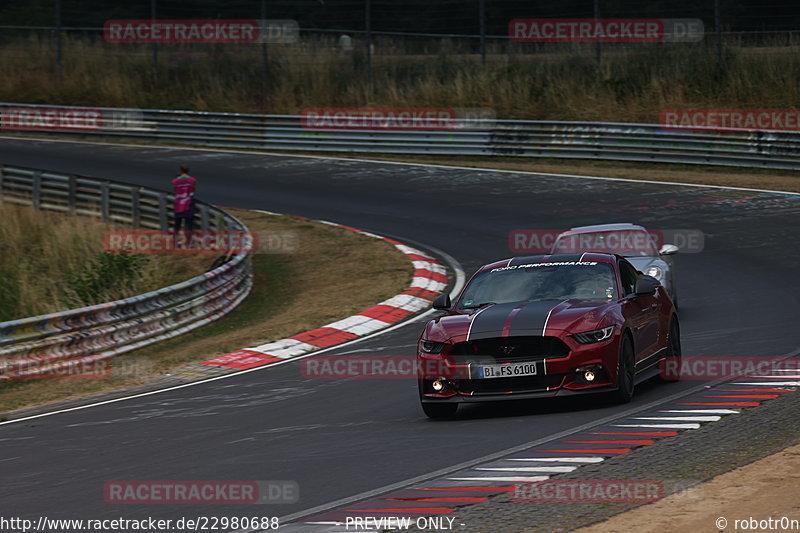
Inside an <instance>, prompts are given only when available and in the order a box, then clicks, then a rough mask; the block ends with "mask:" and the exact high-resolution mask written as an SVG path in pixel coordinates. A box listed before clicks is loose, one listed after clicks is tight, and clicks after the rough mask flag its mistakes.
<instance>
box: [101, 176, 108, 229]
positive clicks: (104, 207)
mask: <svg viewBox="0 0 800 533" xmlns="http://www.w3.org/2000/svg"><path fill="white" fill-rule="evenodd" d="M109 204H110V202H109V182H108V181H103V182H101V183H100V213H101V216H102V218H103V222H108V221H109V220H111V217H110V216H109V213H110V212H111V206H110V205H109Z"/></svg>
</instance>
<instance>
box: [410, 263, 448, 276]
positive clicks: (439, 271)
mask: <svg viewBox="0 0 800 533" xmlns="http://www.w3.org/2000/svg"><path fill="white" fill-rule="evenodd" d="M411 264H412V265H414V269H415V270H416V269H418V268H421V269H424V270H430V271H431V272H436V273H437V274H447V268H445V267H444V266H443V265H437V264H434V263H429V262H428V261H411Z"/></svg>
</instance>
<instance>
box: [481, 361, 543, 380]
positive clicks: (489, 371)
mask: <svg viewBox="0 0 800 533" xmlns="http://www.w3.org/2000/svg"><path fill="white" fill-rule="evenodd" d="M475 370H477V376H476V377H477V379H493V378H513V377H518V376H535V375H536V363H531V362H528V363H509V364H505V365H479V366H477V367H476V368H475Z"/></svg>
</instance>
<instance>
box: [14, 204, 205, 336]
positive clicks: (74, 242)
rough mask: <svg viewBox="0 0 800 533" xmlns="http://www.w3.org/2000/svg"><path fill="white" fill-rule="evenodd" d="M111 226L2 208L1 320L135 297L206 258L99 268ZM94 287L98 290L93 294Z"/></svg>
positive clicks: (129, 260)
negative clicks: (105, 235)
mask: <svg viewBox="0 0 800 533" xmlns="http://www.w3.org/2000/svg"><path fill="white" fill-rule="evenodd" d="M112 228H113V226H110V225H106V224H103V223H102V222H101V221H99V220H97V219H94V218H88V217H71V216H68V215H63V214H59V213H54V212H50V211H37V210H35V209H33V208H30V207H20V206H14V205H10V204H0V321H4V320H14V319H17V318H23V317H28V316H34V315H40V314H45V313H53V312H56V311H62V310H64V309H71V308H76V307H83V306H86V305H92V304H98V303H102V302H107V301H111V300H117V299H120V298H126V297H129V296H134V295H137V294H141V293H144V292H148V291H151V290H155V289H159V288H161V287H165V286H167V285H171V284H173V283H178V282H180V281H184V280H187V279H189V278H191V277H193V276H196V275H198V274H201V273H202V272H204V271H205V270H207V269H208V267H209V266H210V265H211V262H212V260H213V258H211V257H209V256H188V255H182V256H175V255H172V256H163V255H162V256H156V255H150V256H141V255H139V256H128V257H126V258H119V257H118V256H117V257H116V258H112V259H123V260H125V261H124V264H123V263H120V262H119V261H115V262H114V263H113V264H114V265H117V266H119V267H121V268H116V269H113V270H109V269H103V267H102V266H101V261H103V259H108V256H106V257H103V234H104V233H105V232H106V231H108V230H109V229H112ZM95 289H96V290H95Z"/></svg>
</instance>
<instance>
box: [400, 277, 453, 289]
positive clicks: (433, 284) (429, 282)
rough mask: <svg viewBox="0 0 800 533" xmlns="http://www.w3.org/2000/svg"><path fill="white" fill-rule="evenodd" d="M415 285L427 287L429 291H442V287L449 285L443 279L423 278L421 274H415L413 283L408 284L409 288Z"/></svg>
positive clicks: (421, 287)
mask: <svg viewBox="0 0 800 533" xmlns="http://www.w3.org/2000/svg"><path fill="white" fill-rule="evenodd" d="M415 287H416V288H420V289H427V290H429V291H434V292H441V291H442V289H444V288H445V287H447V284H446V283H442V282H441V281H436V280H435V279H431V278H421V277H419V276H415V277H414V278H413V279H412V280H411V284H410V285H409V286H408V288H409V289H412V288H415Z"/></svg>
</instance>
